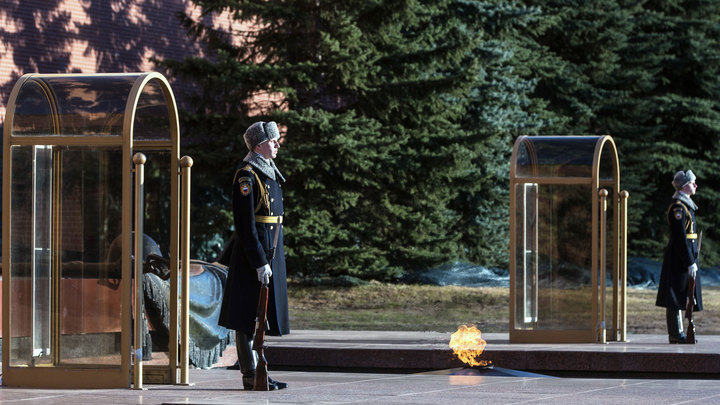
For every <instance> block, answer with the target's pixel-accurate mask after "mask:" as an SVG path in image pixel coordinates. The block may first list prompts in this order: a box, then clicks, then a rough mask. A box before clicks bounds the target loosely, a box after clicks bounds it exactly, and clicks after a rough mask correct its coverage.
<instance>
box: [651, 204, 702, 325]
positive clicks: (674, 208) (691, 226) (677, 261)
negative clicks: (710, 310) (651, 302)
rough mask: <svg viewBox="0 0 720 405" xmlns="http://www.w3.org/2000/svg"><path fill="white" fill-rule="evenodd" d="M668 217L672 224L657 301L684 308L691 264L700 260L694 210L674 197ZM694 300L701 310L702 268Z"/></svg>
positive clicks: (697, 279) (668, 305) (657, 303)
mask: <svg viewBox="0 0 720 405" xmlns="http://www.w3.org/2000/svg"><path fill="white" fill-rule="evenodd" d="M667 221H668V224H669V225H670V240H669V241H668V244H667V246H666V247H665V254H664V256H663V264H662V270H661V272H660V283H659V285H658V294H657V299H656V301H655V305H657V306H659V307H665V308H668V309H674V310H677V309H680V310H684V309H686V308H685V303H686V302H687V296H688V284H689V281H690V275H689V274H688V267H690V266H691V265H692V264H693V263H696V264H697V263H698V254H699V252H698V237H697V236H698V235H697V228H696V227H695V211H694V210H693V208H692V207H689V206H688V205H686V204H684V203H683V202H682V201H680V200H675V202H673V203H672V204H671V205H670V208H669V209H668V212H667ZM695 301H696V304H695V307H694V310H693V311H702V309H703V305H702V286H701V284H700V271H699V270H698V272H697V276H696V277H695Z"/></svg>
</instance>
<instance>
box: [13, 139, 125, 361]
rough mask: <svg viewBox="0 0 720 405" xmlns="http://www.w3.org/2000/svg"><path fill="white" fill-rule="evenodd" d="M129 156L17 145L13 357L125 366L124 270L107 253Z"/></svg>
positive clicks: (107, 150) (118, 216)
mask: <svg viewBox="0 0 720 405" xmlns="http://www.w3.org/2000/svg"><path fill="white" fill-rule="evenodd" d="M121 156H122V152H121V150H120V149H119V148H100V149H98V148H92V149H91V148H87V147H62V148H51V147H49V146H14V147H12V159H13V179H12V183H13V184H12V187H13V193H12V196H11V204H12V210H13V211H12V212H13V215H12V232H13V239H12V245H11V258H12V259H11V260H12V263H11V272H12V275H13V277H12V286H11V290H12V293H11V294H12V302H13V306H12V307H11V313H12V315H11V319H12V322H11V337H12V338H11V353H10V358H11V365H12V366H37V365H41V364H48V365H50V364H52V365H61V364H78V365H83V366H88V365H90V366H92V365H112V366H118V367H119V365H120V342H119V336H120V326H121V325H120V313H121V312H120V309H121V308H120V306H121V297H120V289H119V288H118V287H119V281H120V277H121V275H120V268H119V264H118V263H117V262H108V261H107V260H106V256H107V252H108V250H109V246H110V243H111V242H112V240H113V239H114V238H115V237H116V236H117V235H119V234H120V232H121V209H120V207H121V192H122V189H121V183H122V179H121V176H119V175H118V169H119V166H120V165H119V162H120V161H121ZM33 157H34V159H33ZM53 191H55V192H56V193H55V194H54V193H53ZM53 235H54V237H53ZM53 240H54V242H53ZM53 297H54V298H53ZM51 316H55V317H56V319H50V318H51ZM58 345H59V346H58ZM52 347H59V352H55V353H53V352H50V351H49V348H52Z"/></svg>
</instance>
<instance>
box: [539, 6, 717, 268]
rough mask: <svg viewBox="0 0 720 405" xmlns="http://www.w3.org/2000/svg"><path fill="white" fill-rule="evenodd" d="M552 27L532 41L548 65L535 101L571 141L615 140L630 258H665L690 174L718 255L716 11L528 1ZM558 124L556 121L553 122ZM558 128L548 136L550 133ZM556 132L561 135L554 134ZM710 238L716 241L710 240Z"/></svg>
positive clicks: (708, 255) (709, 259) (708, 257)
mask: <svg viewBox="0 0 720 405" xmlns="http://www.w3.org/2000/svg"><path fill="white" fill-rule="evenodd" d="M526 3H527V4H532V5H535V6H537V7H539V8H540V9H541V10H542V11H543V15H544V16H545V17H546V18H547V19H548V25H547V26H545V27H543V29H541V30H539V31H537V32H536V33H531V36H532V38H533V39H534V40H535V41H536V44H537V45H538V46H539V49H540V51H541V52H542V53H543V54H544V55H545V56H544V57H543V60H545V61H551V63H550V66H554V67H553V68H551V69H546V68H545V66H546V65H545V64H544V63H540V64H537V65H533V66H532V67H531V69H534V70H533V75H534V76H535V77H537V78H538V80H539V83H538V86H537V91H536V93H535V95H536V96H538V97H541V98H543V99H545V100H547V101H548V108H549V109H550V110H551V111H553V112H555V113H557V114H558V115H560V116H562V117H565V118H566V123H565V124H563V125H561V126H560V128H559V130H560V131H561V132H558V133H565V134H598V135H599V134H610V135H612V136H613V137H614V138H615V141H616V144H617V145H618V150H619V154H620V165H621V186H622V188H623V189H627V190H629V191H630V192H631V197H630V209H629V216H630V221H629V228H630V237H629V239H630V246H629V247H630V254H631V255H636V256H649V257H653V258H656V259H659V258H660V257H661V256H662V250H663V245H664V243H665V240H666V234H667V230H666V228H667V225H666V223H665V210H666V209H667V206H668V204H669V203H670V197H671V195H672V192H673V190H672V187H671V185H670V179H671V178H672V175H673V174H674V173H675V171H677V170H681V169H683V168H693V170H695V172H696V173H697V174H698V176H699V179H698V181H699V184H700V185H702V184H703V181H704V182H705V184H706V187H705V188H703V189H700V190H699V193H698V197H697V200H698V201H699V203H700V205H701V209H702V211H700V212H699V220H700V221H701V222H700V224H701V225H702V226H704V228H705V229H706V230H707V232H706V242H705V245H706V247H705V248H704V249H703V251H704V252H703V255H704V263H705V264H706V265H707V264H717V263H718V259H719V258H720V257H719V256H718V255H717V254H716V253H715V249H713V248H712V247H710V246H712V244H713V242H712V239H714V237H713V236H712V235H714V233H713V231H712V229H714V226H712V225H713V224H715V223H717V220H718V219H720V217H718V215H717V214H716V213H717V209H716V208H717V207H716V206H715V205H716V203H715V201H717V198H716V197H717V192H718V190H719V189H718V188H717V179H716V178H714V176H712V174H713V173H715V172H716V169H717V159H716V158H714V156H716V153H717V148H718V145H719V143H718V139H717V137H718V125H720V121H719V120H718V115H717V114H718V104H717V103H718V101H717V100H718V98H717V92H718V80H719V79H718V74H717V73H718V60H719V58H718V51H719V49H720V48H718V42H717V38H718V35H717V34H718V32H717V30H718V15H720V14H718V11H719V10H718V7H720V5H717V2H713V1H644V2H626V1H613V0H608V1H596V2H587V3H586V2H582V1H573V0H559V1H542V0H540V1H529V2H526ZM556 122H559V121H556ZM549 128H552V127H545V130H547V129H549ZM553 129H555V128H553ZM707 236H710V237H709V238H708V237H707Z"/></svg>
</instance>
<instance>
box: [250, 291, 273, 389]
mask: <svg viewBox="0 0 720 405" xmlns="http://www.w3.org/2000/svg"><path fill="white" fill-rule="evenodd" d="M267 304H268V286H267V284H263V285H262V287H260V297H259V298H258V312H257V321H256V323H255V337H254V339H253V345H252V348H253V350H255V352H256V353H257V354H258V364H257V367H256V368H255V386H254V388H253V390H255V391H269V390H270V387H269V386H268V372H267V360H265V350H264V349H263V346H264V345H265V325H267Z"/></svg>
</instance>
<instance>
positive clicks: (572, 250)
mask: <svg viewBox="0 0 720 405" xmlns="http://www.w3.org/2000/svg"><path fill="white" fill-rule="evenodd" d="M517 187H519V188H520V189H516V195H517V196H518V197H517V198H518V200H517V201H516V206H517V211H518V212H516V213H515V215H516V224H518V229H517V230H516V237H517V238H518V239H517V240H516V247H517V248H516V262H517V263H518V265H517V266H516V269H515V271H516V277H515V280H516V283H517V285H515V286H514V288H515V291H516V292H518V294H516V297H517V299H518V302H516V303H515V304H516V305H515V308H516V309H517V313H516V314H515V319H516V322H515V323H516V325H515V328H516V329H544V330H587V329H592V325H591V321H592V299H591V298H592V277H591V276H592V261H591V260H592V249H591V247H592V215H591V214H592V207H591V201H590V200H589V196H591V187H590V186H589V185H588V186H578V185H539V186H536V185H531V184H520V185H517ZM534 195H537V202H536V203H535V202H533V201H532V200H534V197H533V196H534ZM535 204H537V205H535ZM523 208H525V209H526V210H527V211H528V213H523V212H521V211H523ZM533 210H535V212H536V214H535V215H533ZM534 221H536V223H535V222H534ZM523 246H525V247H528V248H529V249H523ZM534 246H536V248H535V247H534ZM533 249H536V250H537V251H536V252H533ZM528 250H529V252H528ZM523 283H524V284H523ZM534 289H537V292H534V291H533V290H534ZM535 300H536V302H534V301H535Z"/></svg>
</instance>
